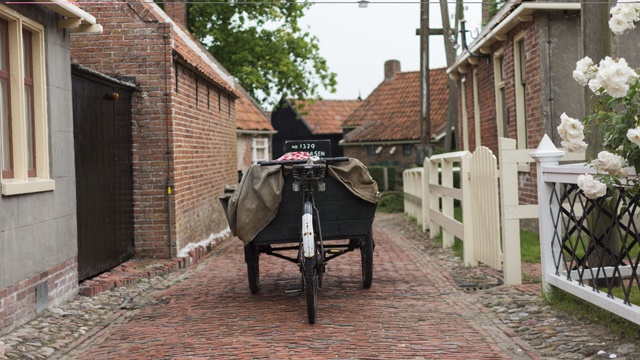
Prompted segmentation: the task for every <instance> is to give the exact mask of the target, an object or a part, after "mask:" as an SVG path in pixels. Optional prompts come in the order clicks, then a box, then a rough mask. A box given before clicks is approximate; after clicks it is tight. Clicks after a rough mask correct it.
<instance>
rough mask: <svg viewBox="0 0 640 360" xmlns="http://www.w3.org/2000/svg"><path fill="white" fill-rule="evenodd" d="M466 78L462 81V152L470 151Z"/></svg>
mask: <svg viewBox="0 0 640 360" xmlns="http://www.w3.org/2000/svg"><path fill="white" fill-rule="evenodd" d="M466 82H467V79H466V78H462V79H461V80H460V94H461V96H460V98H461V102H462V150H467V151H468V150H469V125H468V124H467V121H468V119H467V88H466Z"/></svg>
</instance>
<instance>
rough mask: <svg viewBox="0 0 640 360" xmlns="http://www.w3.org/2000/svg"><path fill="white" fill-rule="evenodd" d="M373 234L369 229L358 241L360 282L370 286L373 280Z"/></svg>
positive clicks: (366, 286)
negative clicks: (360, 262) (360, 240)
mask: <svg viewBox="0 0 640 360" xmlns="http://www.w3.org/2000/svg"><path fill="white" fill-rule="evenodd" d="M373 247H374V245H373V236H372V235H371V231H370V232H369V233H368V234H367V235H366V236H365V237H364V239H363V240H362V242H361V243H360V257H361V258H362V283H363V286H364V287H365V288H370V287H371V283H372V282H373Z"/></svg>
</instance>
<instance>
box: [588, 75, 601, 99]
mask: <svg viewBox="0 0 640 360" xmlns="http://www.w3.org/2000/svg"><path fill="white" fill-rule="evenodd" d="M602 87H603V86H602V84H601V83H600V80H598V79H597V78H596V79H591V80H589V89H591V91H593V93H594V94H596V95H601V94H602V93H601V92H600V88H602Z"/></svg>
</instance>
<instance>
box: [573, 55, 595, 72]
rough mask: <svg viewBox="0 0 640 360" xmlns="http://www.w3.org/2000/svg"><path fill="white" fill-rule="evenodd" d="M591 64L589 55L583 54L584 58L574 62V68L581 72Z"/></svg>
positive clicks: (585, 70)
mask: <svg viewBox="0 0 640 360" xmlns="http://www.w3.org/2000/svg"><path fill="white" fill-rule="evenodd" d="M591 66H593V60H591V58H590V57H588V56H585V57H584V59H581V60H578V62H577V63H576V70H577V71H580V72H582V73H584V72H587V70H588V69H589V68H590V67H591Z"/></svg>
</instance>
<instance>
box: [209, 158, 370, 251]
mask: <svg viewBox="0 0 640 360" xmlns="http://www.w3.org/2000/svg"><path fill="white" fill-rule="evenodd" d="M290 172H291V168H290V167H288V166H287V167H285V173H287V174H288V173H290ZM328 173H329V176H331V177H332V178H334V179H336V180H338V181H339V182H341V183H342V184H343V185H344V186H346V187H347V189H349V191H351V192H352V193H353V194H354V195H356V196H358V197H359V198H361V199H363V200H366V201H368V202H371V203H377V202H378V200H379V199H380V195H379V194H378V185H377V184H376V182H375V181H374V180H373V179H372V178H371V175H370V174H369V171H368V170H367V168H366V166H364V164H362V163H361V162H360V161H359V160H357V159H349V161H348V162H347V161H345V162H338V163H334V164H330V165H329V170H328ZM283 186H284V177H283V173H282V170H281V166H260V165H252V166H251V167H249V169H248V170H247V172H246V173H245V174H244V176H243V177H242V181H240V184H238V186H237V187H236V188H235V189H234V188H227V189H225V193H224V194H223V195H222V197H220V202H221V203H222V206H223V208H224V209H225V212H226V214H227V220H228V221H229V227H230V228H231V232H232V233H233V235H235V236H237V237H239V238H240V240H242V241H243V242H244V244H245V245H246V244H248V243H249V242H251V240H253V239H254V238H255V237H256V235H258V233H260V231H262V229H264V228H265V227H267V225H269V223H270V222H271V220H273V218H275V216H276V213H277V212H278V207H279V206H280V200H282V188H283Z"/></svg>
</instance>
